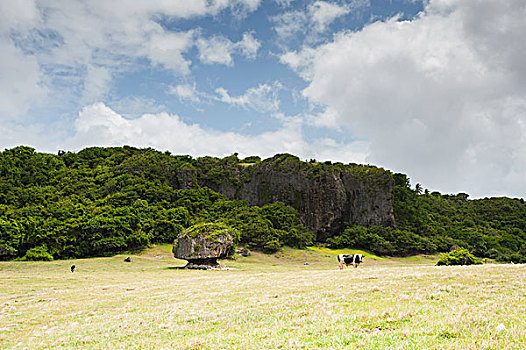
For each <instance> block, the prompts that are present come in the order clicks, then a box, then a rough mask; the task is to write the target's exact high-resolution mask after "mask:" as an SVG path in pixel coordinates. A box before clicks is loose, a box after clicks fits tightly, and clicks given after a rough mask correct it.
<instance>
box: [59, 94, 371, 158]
mask: <svg viewBox="0 0 526 350" xmlns="http://www.w3.org/2000/svg"><path fill="white" fill-rule="evenodd" d="M281 120H282V125H281V127H280V128H279V129H277V130H274V131H268V132H264V133H261V134H258V135H254V136H245V135H242V134H239V133H235V132H220V131H216V130H210V129H205V128H202V127H201V126H199V125H197V124H188V123H185V122H184V121H182V120H181V118H180V117H179V116H177V115H170V114H167V113H158V114H144V115H142V116H141V117H139V118H135V119H126V118H124V117H123V116H122V115H120V114H118V113H117V112H115V111H113V110H112V109H110V108H109V107H107V106H106V105H105V104H103V103H96V104H93V105H90V106H86V107H85V108H83V109H82V111H81V112H80V113H79V116H78V118H77V119H76V121H75V135H74V136H73V137H72V138H71V139H70V140H69V141H68V143H67V144H66V145H65V147H66V149H75V150H79V149H82V148H83V147H86V146H92V145H101V146H121V145H123V144H127V145H133V146H136V147H154V148H156V149H159V150H170V151H171V152H172V153H174V154H191V155H193V156H203V155H212V156H226V155H230V154H232V153H234V152H238V153H239V154H240V156H241V157H244V156H248V155H260V156H262V157H270V156H272V155H274V154H276V153H283V152H287V153H292V154H295V155H298V156H300V157H301V158H302V159H310V158H316V159H319V160H324V159H326V158H327V159H329V158H330V159H332V160H338V159H337V158H338V157H341V159H343V160H349V159H350V160H353V161H358V162H359V161H363V155H364V150H365V149H366V147H367V146H366V145H364V144H362V143H356V144H354V143H352V144H342V143H338V142H336V141H334V140H331V139H319V140H317V139H315V140H312V141H311V142H307V141H305V140H304V136H303V134H302V121H301V118H285V117H284V118H281Z"/></svg>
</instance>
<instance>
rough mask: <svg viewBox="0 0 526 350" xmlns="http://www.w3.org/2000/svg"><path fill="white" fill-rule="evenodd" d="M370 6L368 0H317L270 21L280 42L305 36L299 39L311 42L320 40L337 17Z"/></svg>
mask: <svg viewBox="0 0 526 350" xmlns="http://www.w3.org/2000/svg"><path fill="white" fill-rule="evenodd" d="M369 6H370V4H369V1H368V0H354V1H350V2H348V3H346V4H345V5H338V4H336V3H333V2H328V1H315V2H313V3H310V4H309V5H308V6H307V7H306V8H305V9H303V10H294V11H288V12H284V13H281V14H279V15H276V16H273V17H271V18H270V21H271V22H273V23H274V28H273V29H274V31H275V32H276V34H277V36H278V39H279V40H280V42H282V43H287V42H289V41H293V40H299V39H300V38H302V37H303V36H304V37H305V38H304V40H303V39H302V40H299V41H300V42H306V43H307V44H309V43H314V42H316V41H319V39H320V38H321V34H323V33H324V32H327V29H328V28H329V26H330V24H331V23H332V22H334V20H336V19H337V18H339V17H342V16H345V15H347V14H349V13H350V12H351V11H359V10H360V9H362V8H366V7H369ZM286 7H287V6H286Z"/></svg>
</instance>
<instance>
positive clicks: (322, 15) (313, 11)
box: [309, 1, 350, 32]
mask: <svg viewBox="0 0 526 350" xmlns="http://www.w3.org/2000/svg"><path fill="white" fill-rule="evenodd" d="M349 12H350V9H349V8H348V7H346V6H340V5H337V4H334V3H330V2H327V1H316V2H315V3H313V4H311V5H309V14H310V17H311V19H312V22H313V23H314V25H315V26H316V30H317V31H319V32H323V31H325V29H326V28H327V26H328V25H329V24H331V23H332V22H333V21H334V20H335V19H336V18H338V17H341V16H343V15H346V14H347V13H349Z"/></svg>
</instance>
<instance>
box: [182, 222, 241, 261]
mask: <svg viewBox="0 0 526 350" xmlns="http://www.w3.org/2000/svg"><path fill="white" fill-rule="evenodd" d="M238 239H239V233H238V232H237V231H236V230H235V229H233V228H231V227H229V226H227V225H225V224H221V223H204V224H197V225H194V226H191V227H189V228H187V229H186V230H184V231H182V232H181V233H180V234H179V236H178V237H177V238H176V239H175V241H174V245H173V250H172V251H173V253H174V257H175V258H177V259H184V260H187V261H188V264H187V265H186V266H185V268H187V269H203V270H204V269H207V270H208V269H214V268H216V269H220V268H222V266H221V265H219V263H218V262H217V259H226V258H229V257H231V256H232V255H234V253H235V242H236V241H237V240H238Z"/></svg>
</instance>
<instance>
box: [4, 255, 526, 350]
mask: <svg viewBox="0 0 526 350" xmlns="http://www.w3.org/2000/svg"><path fill="white" fill-rule="evenodd" d="M326 253H327V252H324V253H320V252H313V251H294V250H286V251H285V252H283V253H282V254H281V255H280V254H278V255H277V256H266V255H263V254H254V255H253V256H251V257H249V258H239V259H238V260H236V261H227V262H225V263H226V264H227V265H230V266H233V267H236V268H237V270H230V271H184V270H177V269H174V267H175V266H181V265H183V264H184V262H181V261H177V260H175V259H173V258H171V257H170V256H169V254H168V253H166V249H164V250H155V251H151V252H149V253H147V254H143V255H141V256H132V263H125V262H123V258H124V256H116V257H112V258H98V259H86V260H75V261H58V262H40V263H31V262H3V263H0V283H1V285H0V347H1V348H3V349H26V348H27V349H50V348H66V349H78V348H86V349H124V348H126V349H279V348H282V349H350V348H352V349H355V348H363V349H525V348H526V321H525V318H526V303H525V301H526V289H525V281H526V266H525V265H483V266H473V267H435V266H433V265H432V264H430V263H429V262H427V260H426V259H421V260H416V261H415V259H412V260H411V261H410V263H407V264H406V263H404V260H389V259H383V260H374V259H371V260H369V261H367V260H366V261H365V263H364V264H363V265H362V266H360V268H358V269H351V268H347V269H345V270H343V271H339V270H338V269H337V263H336V261H335V260H334V256H330V254H326ZM304 262H309V263H310V265H308V266H304V265H303V263H304ZM72 263H75V264H76V265H77V270H76V271H75V272H74V273H71V272H70V271H69V266H70V265H71V264H72Z"/></svg>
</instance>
